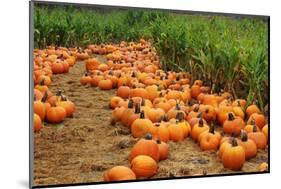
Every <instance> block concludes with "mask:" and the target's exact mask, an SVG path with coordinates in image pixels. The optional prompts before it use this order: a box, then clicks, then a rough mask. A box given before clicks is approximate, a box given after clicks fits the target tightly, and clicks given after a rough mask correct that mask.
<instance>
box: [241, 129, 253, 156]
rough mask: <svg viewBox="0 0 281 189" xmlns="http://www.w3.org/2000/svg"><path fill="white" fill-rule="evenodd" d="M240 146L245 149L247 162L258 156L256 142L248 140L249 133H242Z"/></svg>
mask: <svg viewBox="0 0 281 189" xmlns="http://www.w3.org/2000/svg"><path fill="white" fill-rule="evenodd" d="M238 144H239V145H240V146H242V147H243V148H244V150H245V158H246V160H247V159H250V158H253V157H255V156H256V155H257V146H256V144H255V142H254V141H252V140H251V139H248V135H247V132H245V131H244V130H242V131H241V140H240V141H238Z"/></svg>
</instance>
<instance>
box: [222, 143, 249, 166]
mask: <svg viewBox="0 0 281 189" xmlns="http://www.w3.org/2000/svg"><path fill="white" fill-rule="evenodd" d="M222 163H223V166H224V167H225V168H228V169H231V170H233V171H238V170H240V169H241V168H242V167H243V165H244V163H245V150H244V148H243V147H242V146H239V145H238V143H237V140H236V139H235V138H232V140H231V145H229V146H227V147H226V148H225V150H224V152H223V154H222Z"/></svg>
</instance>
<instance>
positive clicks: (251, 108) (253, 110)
mask: <svg viewBox="0 0 281 189" xmlns="http://www.w3.org/2000/svg"><path fill="white" fill-rule="evenodd" d="M246 113H247V116H248V117H250V116H251V115H252V114H253V113H261V111H260V109H259V108H258V106H257V105H255V104H252V105H250V106H248V107H247V109H246Z"/></svg>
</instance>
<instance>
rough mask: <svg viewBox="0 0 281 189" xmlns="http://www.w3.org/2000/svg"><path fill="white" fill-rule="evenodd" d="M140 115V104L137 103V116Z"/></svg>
mask: <svg viewBox="0 0 281 189" xmlns="http://www.w3.org/2000/svg"><path fill="white" fill-rule="evenodd" d="M139 113H140V103H139V102H137V103H136V107H135V114H139Z"/></svg>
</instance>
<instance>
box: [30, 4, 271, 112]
mask: <svg viewBox="0 0 281 189" xmlns="http://www.w3.org/2000/svg"><path fill="white" fill-rule="evenodd" d="M267 27H268V25H267V22H265V21H263V20H261V19H259V18H244V19H241V18H231V17H224V16H220V17H218V16H207V15H187V14H176V13H168V12H163V11H155V10H142V9H138V10H123V9H122V10H121V9H120V10H117V9H116V10H112V9H101V8H99V9H98V8H95V9H89V8H75V7H72V6H66V7H54V6H42V5H40V6H39V5H37V6H35V15H34V43H35V47H38V48H43V47H46V46H47V45H51V44H53V45H61V46H67V47H72V46H82V47H85V46H86V45H88V44H91V43H94V44H101V43H119V42H120V41H122V40H126V41H138V40H139V39H140V38H141V37H144V38H146V39H149V40H150V41H151V42H152V43H153V46H154V47H155V48H156V50H157V52H158V54H159V56H160V61H161V65H162V69H164V70H176V71H179V70H182V71H188V72H190V73H191V76H192V80H195V79H202V80H204V81H205V82H206V84H207V85H210V86H211V87H212V89H213V92H219V91H220V90H222V89H223V90H226V91H229V92H231V93H232V94H233V95H234V97H241V98H247V99H248V102H250V103H251V102H253V101H255V100H257V101H258V103H259V105H260V107H263V105H264V103H265V102H266V100H267V98H268V92H267V91H268V86H267V85H268V83H267V82H268V81H267V79H268V77H267V76H268V75H267V74H268V52H267V51H268V29H267Z"/></svg>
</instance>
